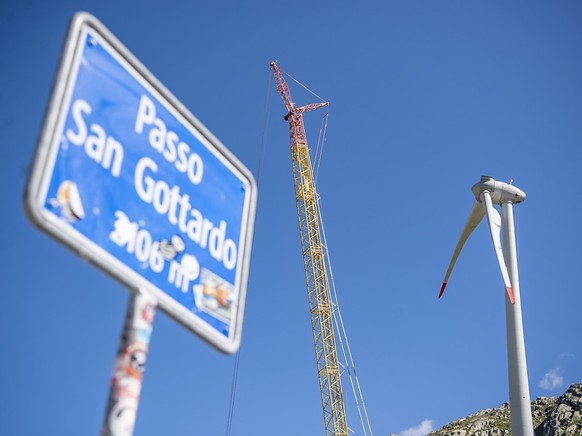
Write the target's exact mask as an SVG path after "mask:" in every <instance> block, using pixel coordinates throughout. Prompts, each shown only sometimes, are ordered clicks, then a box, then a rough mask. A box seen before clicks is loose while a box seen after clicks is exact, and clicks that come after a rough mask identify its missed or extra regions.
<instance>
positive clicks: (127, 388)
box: [101, 291, 157, 436]
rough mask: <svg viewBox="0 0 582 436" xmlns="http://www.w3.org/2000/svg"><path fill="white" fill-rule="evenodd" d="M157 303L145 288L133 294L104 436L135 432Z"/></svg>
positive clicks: (112, 387) (117, 359)
mask: <svg viewBox="0 0 582 436" xmlns="http://www.w3.org/2000/svg"><path fill="white" fill-rule="evenodd" d="M156 305H157V304H156V301H155V300H154V299H153V298H152V297H150V296H149V295H147V294H146V293H144V292H142V291H138V292H136V293H131V294H130V299H129V304H128V306H127V313H126V316H125V323H124V326H123V332H122V334H121V340H120V341H119V349H118V352H117V358H116V359H115V366H114V367H113V375H112V378H111V389H110V391H109V400H108V401H107V411H106V413H105V419H104V421H103V425H102V427H101V436H131V435H132V434H133V428H134V426H135V417H136V414H137V407H138V404H139V395H140V393H141V387H142V380H143V372H144V369H145V363H146V358H147V353H148V347H149V342H150V336H151V334H152V329H153V320H154V315H155V308H156Z"/></svg>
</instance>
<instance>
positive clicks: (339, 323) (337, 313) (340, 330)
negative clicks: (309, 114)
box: [285, 73, 373, 436]
mask: <svg viewBox="0 0 582 436" xmlns="http://www.w3.org/2000/svg"><path fill="white" fill-rule="evenodd" d="M285 74H287V76H289V77H291V79H293V80H294V81H295V82H297V83H298V84H299V85H301V86H302V87H303V88H305V89H306V90H307V91H309V92H310V93H311V94H313V95H314V96H316V97H317V98H319V99H320V100H322V101H324V100H323V99H321V97H319V96H318V95H317V94H315V93H314V92H312V91H311V90H310V89H308V88H307V87H306V86H305V85H303V84H301V83H300V82H299V81H297V80H295V79H294V78H293V77H292V76H291V75H289V74H288V73H285ZM328 107H329V106H328ZM328 118H329V110H328V111H326V113H325V114H324V115H323V117H322V121H321V126H320V129H319V137H318V140H317V146H316V151H315V155H314V164H315V167H316V170H315V174H312V176H313V178H314V180H315V182H317V176H318V173H319V167H320V164H321V158H322V155H323V146H324V144H325V139H326V134H327V122H328ZM312 171H313V170H312ZM315 189H316V198H317V201H316V209H317V214H318V217H319V223H320V227H321V234H322V237H323V240H322V245H323V247H322V248H323V249H324V258H325V263H326V267H327V271H328V273H329V278H330V285H331V286H330V289H329V290H328V292H329V299H330V301H331V302H332V304H333V306H334V309H333V312H332V317H333V323H334V327H335V331H336V332H337V336H338V340H339V343H340V349H341V352H342V356H343V361H344V363H345V368H346V370H347V373H348V378H349V381H350V385H351V388H352V394H353V395H354V401H355V403H356V408H357V411H358V416H359V418H360V423H361V425H362V430H363V432H364V436H368V435H369V436H373V432H372V426H371V424H370V419H369V417H368V411H367V409H366V403H365V402H364V396H363V393H362V388H361V385H360V380H359V378H358V374H357V372H356V367H355V363H354V358H353V355H352V351H351V348H350V344H349V341H348V336H347V332H346V329H345V325H344V322H343V317H342V314H341V310H340V306H339V300H338V296H337V290H336V287H335V279H334V276H333V270H332V267H331V259H330V254H329V250H328V249H327V247H328V245H327V237H326V234H325V228H324V225H323V222H324V221H323V214H322V212H321V201H320V200H321V196H320V195H319V193H317V183H316V185H315ZM350 430H352V429H350ZM352 432H353V430H352Z"/></svg>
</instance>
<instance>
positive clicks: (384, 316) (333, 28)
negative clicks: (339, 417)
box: [0, 0, 582, 436]
mask: <svg viewBox="0 0 582 436" xmlns="http://www.w3.org/2000/svg"><path fill="white" fill-rule="evenodd" d="M79 10H85V11H88V12H90V13H92V14H93V15H95V16H96V17H97V18H98V19H99V20H101V21H102V22H103V23H104V24H105V25H106V26H107V27H108V28H109V29H110V30H111V31H112V32H113V33H114V34H115V35H116V36H117V37H118V38H119V39H120V40H121V41H122V42H123V43H124V44H125V45H126V46H127V47H128V48H129V49H130V50H131V51H132V52H133V53H134V54H135V56H137V57H138V58H139V59H140V60H141V61H142V63H144V64H145V65H146V66H147V67H148V68H149V70H150V71H151V72H152V73H153V74H154V75H155V76H156V77H157V78H158V79H159V80H160V81H161V82H162V83H164V84H165V86H166V87H167V88H169V89H170V91H171V92H172V93H173V94H174V95H175V96H177V98H178V99H179V100H180V101H181V102H182V103H183V104H184V105H185V106H186V107H187V108H188V109H189V110H190V111H191V112H192V113H193V114H195V115H196V117H198V119H200V120H201V121H202V122H203V123H204V124H205V125H206V127H208V128H209V129H210V130H211V131H212V132H213V133H214V134H215V135H216V136H217V137H218V138H219V139H220V140H221V141H222V142H223V143H224V144H225V145H226V146H227V147H228V148H229V149H230V150H231V151H232V152H233V153H234V154H235V155H236V156H238V158H239V159H240V160H241V161H242V162H243V163H244V164H245V165H246V166H248V167H249V169H250V170H251V171H252V172H253V173H254V174H255V177H256V179H257V180H258V182H259V203H258V210H257V220H256V228H255V240H254V246H253V258H252V262H251V271H250V281H249V287H248V296H247V307H246V313H245V323H244V329H243V340H242V348H241V355H240V367H239V373H238V384H237V390H236V405H235V409H234V418H233V422H232V432H231V434H232V435H234V436H236V435H239V436H250V435H253V436H254V435H278V436H286V435H298V434H302V435H318V434H323V423H322V417H321V406H320V398H319V389H318V385H317V377H316V372H315V368H316V367H315V360H314V353H313V345H312V338H311V331H310V323H309V316H308V305H307V296H306V291H305V279H304V273H303V267H302V259H301V253H300V242H299V237H298V229H297V218H296V213H295V204H294V194H293V182H292V174H291V161H290V154H289V138H288V127H287V123H285V122H284V121H283V119H282V117H283V115H284V114H285V111H284V108H283V104H282V102H281V101H280V99H279V97H278V95H277V94H276V91H275V89H274V84H273V83H272V81H271V80H270V71H269V62H270V61H272V60H278V61H279V66H280V67H281V68H282V69H283V70H285V71H287V72H289V73H291V74H292V75H293V76H294V77H296V78H297V79H298V80H300V81H301V82H303V83H304V84H306V85H307V86H309V87H310V88H311V89H312V90H313V91H314V92H316V93H317V94H318V95H320V96H322V97H323V98H324V99H326V100H329V101H330V102H331V107H330V115H329V126H328V136H327V144H326V147H325V150H324V156H323V160H322V163H321V170H320V173H319V190H320V194H321V195H322V205H323V214H324V221H325V225H326V232H327V239H328V243H329V244H328V245H329V248H330V252H331V257H332V262H333V267H334V274H335V281H336V285H337V288H338V292H339V298H340V303H341V307H342V312H343V316H344V321H345V323H346V327H347V329H348V334H349V337H350V344H351V347H352V351H353V353H354V357H355V361H356V367H357V369H358V374H359V377H360V382H361V384H362V388H363V391H364V395H365V398H366V403H367V406H368V412H369V415H370V420H371V423H372V427H373V429H374V434H376V435H388V434H390V433H400V432H403V431H404V430H407V429H411V428H420V426H421V423H422V422H423V421H431V423H425V427H424V428H429V427H432V428H435V429H436V428H440V427H441V426H442V425H444V424H446V423H448V422H450V421H452V420H455V419H458V418H461V417H463V416H466V415H467V414H470V413H474V412H475V411H477V410H480V409H485V408H492V407H497V406H499V405H500V404H502V403H503V402H505V401H508V384H507V371H506V367H507V364H506V351H505V310H504V299H503V298H504V297H503V292H504V288H503V281H502V279H501V275H500V273H499V271H498V266H497V264H496V261H495V257H494V252H493V249H492V246H491V242H490V237H489V234H488V232H487V229H486V227H485V226H483V225H482V226H480V227H479V228H478V229H477V230H476V232H475V233H474V234H473V236H472V237H471V238H470V239H469V241H468V243H467V246H466V247H465V250H464V252H463V253H462V255H461V257H460V258H459V262H458V263H457V267H456V270H455V271H454V273H453V276H452V278H451V280H450V282H449V286H448V288H447V292H446V293H445V296H444V297H443V299H442V300H437V295H438V291H439V289H440V285H441V282H442V279H443V276H444V273H445V271H446V267H447V265H448V262H449V259H450V256H451V254H452V252H453V249H454V246H455V244H456V241H457V239H458V237H459V234H460V232H461V230H462V227H463V225H464V223H465V221H466V219H467V217H468V214H469V211H470V209H471V205H472V203H473V201H474V198H473V196H472V193H471V186H472V185H473V184H474V183H476V182H477V181H478V180H479V178H480V176H481V175H484V174H486V175H491V176H493V177H495V178H497V179H499V180H503V181H508V180H509V179H513V180H514V184H515V185H516V186H518V187H519V188H521V189H523V190H524V191H525V192H526V194H527V200H526V201H525V203H523V204H521V205H519V206H517V207H516V217H517V225H516V226H517V232H518V256H519V262H520V281H521V293H522V300H523V318H524V326H525V338H526V349H527V357H528V369H529V378H530V390H531V396H532V399H533V398H536V397H538V396H554V395H559V394H561V393H562V392H563V391H564V390H565V389H566V388H567V387H568V386H569V385H570V384H572V383H576V382H580V381H581V380H582V339H581V335H580V307H581V306H582V292H581V291H582V289H581V286H580V283H582V275H581V271H582V269H581V268H580V261H581V259H582V252H581V248H580V247H581V246H582V231H581V227H580V214H581V213H582V197H581V195H580V193H579V190H578V188H579V186H580V182H579V177H580V173H581V171H580V170H581V167H582V27H581V25H580V23H582V4H580V2H578V1H569V0H564V1H559V2H549V1H527V2H526V1H515V2H510V3H507V2H500V1H457V0H451V1H443V0H439V1H382V2H380V1H373V2H364V3H362V2H347V1H346V2H344V1H342V2H307V1H298V2H266V1H265V2H236V1H224V2H185V1H184V2H178V1H172V0H168V1H165V2H153V1H143V2H130V1H126V2H118V1H100V2H97V1H51V2H43V1H32V0H31V1H23V2H17V1H7V0H2V2H1V3H0V54H1V58H2V61H1V62H0V82H1V86H0V144H1V150H2V151H1V153H2V156H1V159H0V166H1V170H0V178H1V181H2V186H4V187H5V189H4V196H3V199H4V200H3V204H4V206H3V208H2V211H3V213H2V215H1V218H0V219H1V223H2V227H1V228H2V231H1V233H0V242H1V244H0V253H1V255H0V258H1V261H0V265H1V275H2V287H1V289H2V290H1V292H0V298H1V304H0V331H1V332H2V333H1V334H0V343H1V344H2V361H1V364H0V369H1V371H0V433H2V434H5V435H38V434H46V435H79V434H97V433H98V431H99V428H100V425H101V420H102V418H103V414H104V409H105V403H106V399H107V394H108V388H109V379H110V376H111V369H112V365H113V361H114V356H115V351H116V348H117V344H118V340H119V334H120V331H121V326H122V322H123V317H124V313H125V308H126V304H127V300H128V293H127V290H126V289H125V288H124V287H122V286H121V285H120V284H118V283H117V282H115V281H114V280H113V279H111V278H109V277H107V276H105V275H104V274H103V273H102V272H100V271H99V270H97V269H95V268H94V267H92V266H91V265H89V264H87V263H85V262H83V261H82V260H81V259H80V258H79V257H77V256H76V255H75V254H73V253H71V252H70V251H69V250H67V249H66V248H64V247H62V246H60V245H58V244H57V243H55V242H54V241H53V240H52V239H50V238H49V237H47V236H45V235H44V234H42V233H41V232H40V231H38V230H37V229H36V228H35V227H33V226H32V225H31V224H30V222H29V221H28V220H27V218H26V216H25V214H24V211H23V207H22V194H23V191H24V186H25V182H26V178H27V172H28V169H29V167H30V164H31V159H32V156H33V152H34V149H35V144H36V139H37V136H38V134H39V130H40V126H41V123H42V119H43V115H44V110H45V107H46V103H47V100H48V96H49V93H50V89H51V84H52V80H53V77H54V73H55V69H56V66H57V63H58V59H59V54H60V50H61V46H62V42H63V39H64V35H65V32H66V28H67V24H68V20H69V19H70V18H71V16H72V15H73V14H74V13H75V12H76V11H79ZM291 86H292V92H293V93H294V96H295V97H296V100H297V101H298V103H299V104H306V103H311V102H313V99H311V98H310V97H308V96H307V95H306V94H305V93H303V92H302V91H300V89H299V88H298V87H296V86H295V87H293V84H292V85H291ZM322 115H323V112H321V111H318V112H314V113H311V114H308V115H307V116H306V117H305V121H306V124H307V125H308V127H309V126H311V129H310V130H312V129H313V128H315V130H316V129H317V127H318V126H319V124H320V122H321V117H322ZM309 139H310V141H312V142H313V144H315V141H316V139H317V138H316V137H312V138H309ZM262 143H264V154H263V155H262V162H263V163H262V167H261V166H260V162H261V144H262ZM260 168H262V169H260ZM234 366H235V358H234V357H233V356H226V355H223V354H220V353H218V352H216V351H215V350H214V349H212V348H210V347H209V346H208V345H206V344H205V343H203V342H202V341H201V340H199V339H198V338H197V337H195V336H194V335H192V334H191V333H189V332H187V331H186V330H185V329H183V328H182V327H180V326H179V325H178V324H177V323H175V322H174V321H172V320H170V319H169V318H168V317H167V316H165V315H164V314H162V313H158V314H157V317H156V320H155V326H154V332H153V336H152V342H151V349H150V354H149V359H148V365H147V371H146V374H145V379H144V388H143V391H142V397H141V402H140V408H139V412H138V418H137V424H136V430H135V434H136V435H143V436H146V435H162V434H168V435H194V434H199V435H222V434H225V433H226V425H227V424H226V421H227V415H228V405H229V399H230V393H231V385H232V379H233V370H234ZM550 382H552V383H550ZM352 412H353V410H352ZM351 416H352V418H355V414H354V413H352V414H351ZM352 426H353V427H357V423H356V422H354V423H353V425H352ZM359 434H361V433H359ZM408 434H420V433H418V432H417V433H413V432H410V433H408Z"/></svg>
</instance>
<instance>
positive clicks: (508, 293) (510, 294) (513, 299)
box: [505, 286, 515, 304]
mask: <svg viewBox="0 0 582 436" xmlns="http://www.w3.org/2000/svg"><path fill="white" fill-rule="evenodd" d="M505 289H507V295H509V299H510V300H511V304H515V297H514V296H513V289H511V288H510V287H509V286H506V287H505Z"/></svg>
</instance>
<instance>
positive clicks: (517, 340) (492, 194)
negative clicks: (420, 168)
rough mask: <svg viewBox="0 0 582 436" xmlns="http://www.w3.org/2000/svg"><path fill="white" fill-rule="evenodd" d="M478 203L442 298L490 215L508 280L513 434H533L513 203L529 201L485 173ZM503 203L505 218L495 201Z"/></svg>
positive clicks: (477, 188) (475, 189) (477, 190)
mask: <svg viewBox="0 0 582 436" xmlns="http://www.w3.org/2000/svg"><path fill="white" fill-rule="evenodd" d="M472 190H473V194H475V199H476V201H475V204H474V205H473V209H472V210H471V214H470V215H469V219H468V220H467V224H465V228H464V229H463V232H462V233H461V237H460V239H459V242H458V243H457V247H456V248H455V252H454V253H453V258H452V259H451V263H450V265H449V269H448V270H447V274H446V276H445V280H444V281H443V286H442V288H441V291H440V293H439V298H441V296H442V295H443V292H444V290H445V287H446V286H447V282H448V280H449V276H450V275H451V272H452V271H453V267H454V266H455V262H456V261H457V257H459V253H460V252H461V250H462V248H463V245H465V241H466V240H467V238H468V237H469V235H470V234H471V233H472V232H473V230H475V228H476V227H477V226H478V225H479V223H480V222H481V220H482V219H483V217H484V216H487V221H488V223H489V230H490V231H491V238H492V239H493V246H494V248H495V254H496V255H497V262H498V263H499V267H500V268H501V275H502V276H503V281H504V282H505V289H506V291H507V296H506V298H505V316H506V320H507V361H508V372H509V404H510V421H511V434H512V436H532V435H533V423H532V415H531V405H530V396H529V386H528V378H527V365H526V361H525V344H524V339H523V322H522V318H521V298H520V294H519V276H518V271H517V254H516V249H515V227H514V222H513V204H515V203H521V202H522V201H524V200H525V193H524V192H523V191H522V190H520V189H518V188H516V187H515V186H513V185H511V183H503V182H497V181H495V180H493V178H491V177H487V176H483V177H481V181H480V182H479V183H477V184H475V185H474V186H473V188H472ZM494 203H495V204H500V205H501V212H502V215H503V221H502V219H501V217H500V216H499V212H498V211H497V209H495V208H494V207H493V204H494ZM501 229H503V248H502V247H501Z"/></svg>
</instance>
